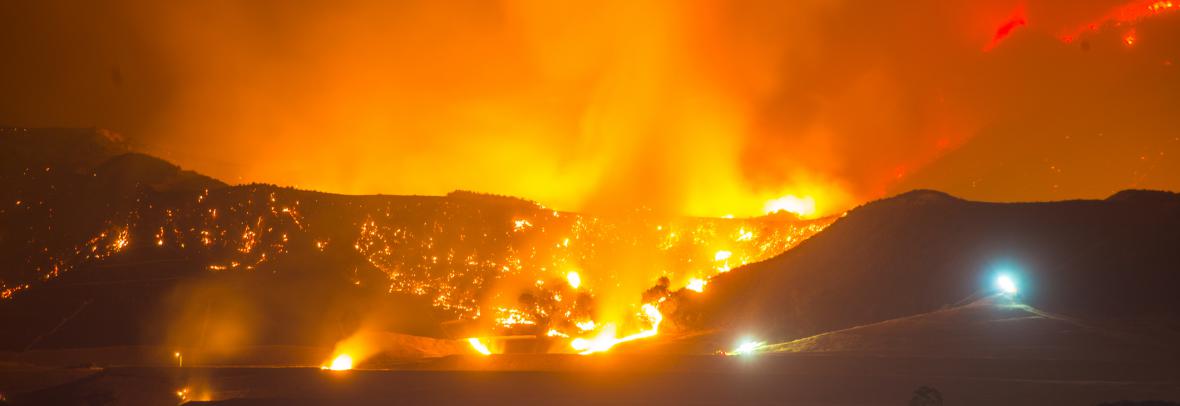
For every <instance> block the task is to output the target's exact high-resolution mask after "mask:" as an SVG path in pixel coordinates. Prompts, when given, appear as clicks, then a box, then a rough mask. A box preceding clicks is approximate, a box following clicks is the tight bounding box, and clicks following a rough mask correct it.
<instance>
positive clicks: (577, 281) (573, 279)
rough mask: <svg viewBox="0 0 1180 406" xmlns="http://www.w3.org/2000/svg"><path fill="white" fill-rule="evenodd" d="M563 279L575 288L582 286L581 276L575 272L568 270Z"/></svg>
mask: <svg viewBox="0 0 1180 406" xmlns="http://www.w3.org/2000/svg"><path fill="white" fill-rule="evenodd" d="M565 280H566V281H567V282H569V284H570V287H571V288H574V289H577V288H578V287H579V286H582V276H581V275H578V273H577V272H573V271H570V273H567V274H565Z"/></svg>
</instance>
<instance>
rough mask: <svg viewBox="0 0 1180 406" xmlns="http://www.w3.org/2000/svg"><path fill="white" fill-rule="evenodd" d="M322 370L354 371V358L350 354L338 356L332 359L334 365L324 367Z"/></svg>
mask: <svg viewBox="0 0 1180 406" xmlns="http://www.w3.org/2000/svg"><path fill="white" fill-rule="evenodd" d="M320 369H327V370H332V371H347V370H350V369H352V356H350V355H348V354H340V355H337V356H336V358H333V359H332V364H331V365H327V366H322V367H320Z"/></svg>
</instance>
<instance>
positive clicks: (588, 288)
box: [0, 130, 831, 361]
mask: <svg viewBox="0 0 1180 406" xmlns="http://www.w3.org/2000/svg"><path fill="white" fill-rule="evenodd" d="M47 133H50V134H49V135H52V133H53V131H44V130H33V131H32V132H31V133H30V132H26V130H18V131H12V132H8V133H6V134H5V135H4V139H3V142H4V144H5V148H4V150H5V152H6V153H7V154H8V155H7V156H5V159H4V168H3V169H4V170H3V172H2V173H0V176H2V177H3V178H0V179H2V180H3V183H4V185H5V188H4V189H3V191H2V192H0V193H2V194H3V196H0V198H2V199H3V200H2V201H3V202H4V207H2V208H0V218H3V219H4V221H3V224H4V225H5V227H4V230H2V233H3V234H0V235H2V236H3V238H4V240H5V241H9V242H11V243H7V244H4V248H3V252H2V253H0V254H2V255H3V260H4V261H5V262H6V263H11V264H22V265H21V266H18V267H12V268H7V269H6V271H5V273H4V274H3V275H0V279H2V283H3V298H4V299H5V300H16V301H19V300H20V299H21V297H22V296H23V295H26V294H28V293H29V292H32V291H37V290H40V289H52V288H54V286H55V284H58V279H61V278H63V277H65V276H67V275H70V274H73V273H80V274H89V275H88V276H84V277H86V278H98V279H102V278H103V277H102V276H101V275H103V274H106V275H108V277H110V276H109V275H114V274H115V273H116V272H117V271H118V270H120V269H133V268H137V267H142V266H143V265H144V264H154V265H158V267H157V268H160V267H161V266H162V268H163V269H156V270H152V271H150V273H151V275H150V276H151V277H153V278H166V277H176V276H177V274H176V273H177V272H178V271H176V270H175V269H180V268H183V267H184V266H188V267H193V268H199V271H198V272H195V273H190V274H185V275H184V277H185V278H187V279H189V280H191V279H193V278H197V279H200V278H208V277H215V276H216V275H220V274H258V275H276V277H277V276H280V275H281V274H284V273H291V272H296V273H305V272H316V273H320V274H321V277H324V278H333V279H334V280H343V281H347V283H348V284H349V285H351V286H353V287H354V288H355V289H367V290H374V289H376V290H380V291H384V292H386V293H387V294H404V295H409V296H413V297H417V298H420V299H423V300H426V301H429V303H430V306H431V307H432V308H433V309H434V311H436V312H437V313H438V314H439V315H440V316H439V317H440V318H441V319H452V320H457V321H459V322H458V323H449V324H448V325H449V326H451V327H448V328H449V329H450V331H451V335H458V336H466V335H479V336H485V335H506V334H530V335H537V336H548V337H550V338H552V339H555V340H560V341H561V342H563V343H564V344H563V345H561V346H560V348H553V349H551V350H554V351H566V352H571V351H574V352H583V353H586V352H594V351H601V350H605V349H607V348H610V347H611V346H613V345H614V344H615V343H618V342H622V341H627V340H629V339H635V338H641V337H647V336H651V335H654V334H655V333H656V331H657V327H658V326H659V324H660V321H661V320H662V319H663V316H662V315H661V310H660V309H659V307H660V306H661V303H662V302H664V301H665V300H666V299H667V298H668V297H669V295H670V294H671V293H672V292H675V291H687V292H700V291H702V290H704V289H706V286H707V283H708V280H709V278H711V277H712V276H714V275H716V274H719V273H724V272H727V271H729V270H730V269H732V268H734V267H737V266H740V265H742V264H746V263H750V262H755V261H761V260H764V259H767V258H770V257H772V256H775V255H777V254H779V253H781V252H783V251H785V250H787V249H789V248H791V247H792V246H794V245H796V244H798V243H799V242H801V241H803V240H805V239H806V238H808V237H810V236H811V235H813V234H815V233H816V232H818V231H820V230H822V229H823V228H824V227H825V226H826V225H827V224H828V223H829V222H830V221H831V219H830V218H824V219H817V220H802V219H800V218H798V217H796V216H794V215H790V214H785V213H784V214H777V215H771V216H765V217H758V218H737V219H727V218H720V219H717V218H684V217H666V216H659V215H656V214H653V213H648V212H643V211H636V212H633V213H630V214H626V215H617V216H609V217H604V216H594V215H587V214H580V213H569V212H560V211H556V210H552V209H548V208H545V207H543V206H540V205H538V204H535V203H532V202H529V201H525V200H521V199H516V198H509V197H500V196H492V195H483V194H477V193H470V192H454V193H451V194H449V195H447V196H439V197H433V196H344V195H334V194H327V193H318V192H309V191H300V190H295V189H290V188H280V187H275V186H269V185H246V186H225V185H224V184H221V183H220V182H217V181H215V180H212V179H209V178H204V177H201V176H200V175H196V174H193V173H189V172H184V171H180V170H179V169H178V168H176V167H175V166H172V165H170V164H168V163H166V162H163V161H160V160H158V159H155V158H152V157H149V156H144V155H137V154H130V155H126V154H120V153H118V152H102V153H95V154H94V155H95V156H88V157H86V158H85V159H81V158H78V157H80V156H83V155H85V154H80V153H77V152H69V153H66V155H65V156H57V154H61V153H65V152H62V151H54V154H49V153H47V150H39V149H37V148H35V147H34V144H36V142H37V139H39V138H42V137H46V136H47ZM83 141H84V137H77V138H75V139H73V140H72V142H71V143H69V144H76V143H79V142H83ZM60 144H61V145H67V143H60ZM94 144H96V146H93V147H92V148H90V149H84V151H89V152H87V153H88V154H89V153H91V152H92V151H96V150H104V148H105V149H112V150H113V149H118V150H119V151H122V150H123V149H122V148H114V147H111V146H117V145H119V143H118V142H113V141H110V140H100V141H99V142H94ZM104 154H105V155H106V156H103V155H104ZM77 196H84V197H83V198H81V199H79V198H77ZM182 265H183V266H182ZM308 267H311V268H314V269H310V270H309V269H306V268H308ZM169 269H172V270H169ZM202 275H205V276H202ZM80 277H83V276H80ZM139 277H145V276H143V275H141V276H139ZM102 283H106V282H102ZM645 292H646V293H645ZM178 317H179V316H178ZM206 317H207V316H206ZM181 319H183V317H181ZM185 323H188V321H185ZM628 337H630V338H628ZM357 361H360V360H357Z"/></svg>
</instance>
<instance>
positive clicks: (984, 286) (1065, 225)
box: [686, 191, 1180, 340]
mask: <svg viewBox="0 0 1180 406" xmlns="http://www.w3.org/2000/svg"><path fill="white" fill-rule="evenodd" d="M1177 247H1180V195H1177V194H1173V193H1165V192H1147V191H1127V192H1120V193H1118V194H1116V195H1114V196H1112V197H1110V198H1109V199H1105V200H1092V201H1063V202H1050V203H1006V204H1002V203H982V202H970V201H964V200H960V199H957V198H954V197H952V196H949V195H946V194H943V193H939V192H932V191H914V192H910V193H906V194H902V195H899V196H896V197H893V198H889V199H884V200H880V201H876V202H872V203H869V204H866V205H863V206H861V207H859V208H857V209H855V210H852V211H850V212H848V213H847V215H846V216H845V217H844V218H841V219H840V220H838V221H836V222H835V223H833V224H832V225H831V226H830V227H828V228H827V229H826V230H825V231H824V232H822V233H820V234H818V235H816V236H815V237H813V238H812V239H809V240H808V241H806V242H804V243H802V244H800V245H799V246H798V247H796V248H794V249H792V250H790V251H788V252H786V253H784V254H782V255H780V256H778V257H775V258H773V259H770V260H767V261H764V262H761V263H757V264H752V265H749V266H746V267H744V268H741V271H740V272H732V273H729V274H725V275H722V276H720V277H718V278H716V279H715V280H714V282H713V283H712V284H710V288H711V290H710V292H709V294H708V295H704V296H703V297H702V298H701V300H698V301H695V302H693V303H691V306H687V308H688V310H686V312H690V313H693V314H694V317H699V318H700V319H701V323H702V324H703V325H704V326H706V327H714V328H723V329H732V330H733V331H743V332H756V333H759V334H761V335H762V337H765V338H769V339H775V340H789V339H797V338H802V337H806V336H811V335H815V334H819V333H823V332H827V331H833V330H839V329H845V328H849V327H853V326H859V325H865V324H869V323H874V322H880V321H884V320H890V319H895V318H899V317H905V316H911V315H916V314H922V313H927V312H931V311H935V310H938V309H940V308H943V307H946V306H951V305H954V304H956V303H962V302H963V301H964V300H966V299H970V298H972V297H980V296H981V295H982V294H986V293H990V292H991V291H992V289H994V287H993V286H994V285H993V280H994V278H995V276H996V275H997V273H999V272H1008V273H1010V274H1012V275H1013V276H1014V277H1016V278H1017V280H1018V281H1019V284H1020V285H1021V286H1020V288H1021V295H1022V297H1023V300H1024V301H1026V302H1027V303H1028V304H1030V305H1032V306H1035V307H1037V308H1041V309H1045V310H1047V311H1051V312H1056V313H1062V314H1067V315H1071V316H1076V317H1084V318H1090V319H1116V320H1117V319H1123V320H1125V319H1132V318H1133V319H1148V320H1156V321H1157V323H1156V324H1158V325H1163V326H1170V327H1174V326H1176V325H1177V320H1180V295H1177V294H1176V289H1177V287H1178V286H1180V249H1178V248H1177Z"/></svg>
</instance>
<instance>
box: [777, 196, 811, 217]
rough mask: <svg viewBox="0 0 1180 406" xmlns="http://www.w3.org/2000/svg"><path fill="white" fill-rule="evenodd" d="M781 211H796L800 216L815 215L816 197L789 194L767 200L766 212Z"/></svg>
mask: <svg viewBox="0 0 1180 406" xmlns="http://www.w3.org/2000/svg"><path fill="white" fill-rule="evenodd" d="M781 211H785V212H788V213H794V214H795V215H797V216H799V217H810V216H813V215H815V212H816V211H815V198H813V197H811V196H804V197H798V196H795V195H787V196H783V197H780V198H778V199H774V200H771V201H769V202H766V214H774V213H778V212H781Z"/></svg>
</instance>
